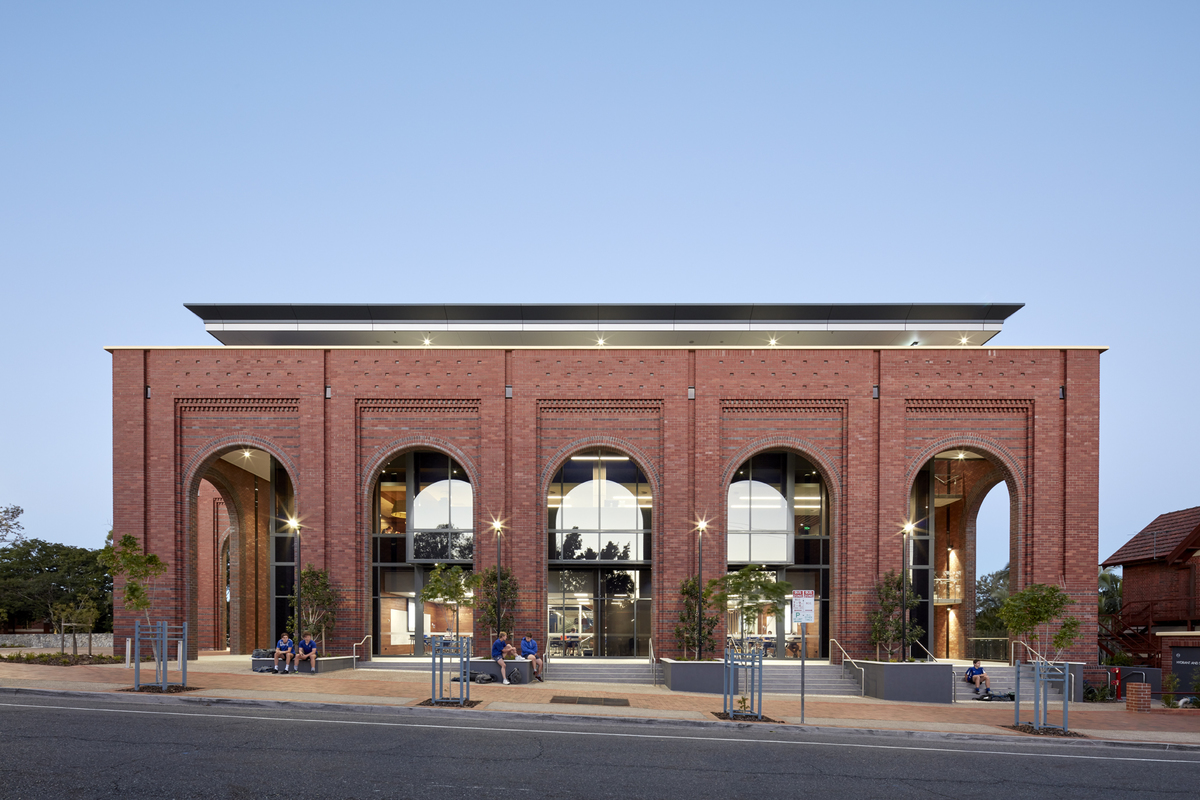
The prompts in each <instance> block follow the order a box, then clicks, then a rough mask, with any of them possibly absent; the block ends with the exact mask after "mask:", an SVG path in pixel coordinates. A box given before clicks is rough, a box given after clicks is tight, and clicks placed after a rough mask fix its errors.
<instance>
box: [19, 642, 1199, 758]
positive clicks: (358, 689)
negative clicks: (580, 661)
mask: <svg viewBox="0 0 1200 800" xmlns="http://www.w3.org/2000/svg"><path fill="white" fill-rule="evenodd" d="M248 662H249V659H248V658H247V657H246V656H225V655H218V656H202V657H201V658H200V659H199V661H192V662H189V663H188V683H189V684H190V685H192V686H196V687H200V690H199V691H195V692H189V693H187V695H186V696H187V697H193V698H199V697H214V698H217V697H220V698H233V699H246V700H275V701H285V702H287V701H296V702H310V703H311V702H315V703H335V704H351V705H374V706H412V705H416V704H417V703H420V702H421V701H422V700H425V699H427V698H428V697H429V694H430V681H429V674H428V673H426V672H415V671H401V670H343V671H340V672H332V673H328V674H325V675H295V674H293V675H272V674H258V673H253V672H250V671H249V667H248ZM152 674H153V673H151V675H152ZM171 677H172V678H174V679H176V680H177V679H178V677H177V675H176V674H175V673H171ZM552 678H553V676H551V679H550V680H548V681H547V682H546V683H535V684H531V685H528V686H503V685H500V684H484V685H479V684H473V685H472V686H471V699H472V700H479V701H481V704H480V705H479V706H478V707H477V708H479V709H484V710H491V711H505V712H511V713H513V714H522V713H540V714H560V715H585V716H611V717H642V718H652V719H674V720H679V719H691V720H715V717H714V716H713V713H714V712H719V711H720V710H721V697H720V696H719V695H706V694H684V693H680V692H671V691H669V690H668V689H666V688H664V687H661V686H658V687H655V686H641V685H629V684H619V685H618V684H600V683H578V682H558V683H556V682H554V681H553V679H552ZM132 684H133V672H132V670H128V669H126V668H125V667H124V666H122V665H113V666H90V667H85V666H80V667H43V666H35V665H25V664H10V663H3V662H0V694H7V695H9V696H10V697H11V696H12V694H11V692H9V691H6V690H20V689H38V690H58V691H86V692H116V691H118V690H120V689H124V688H127V687H129V686H132ZM556 695H569V696H571V697H590V698H602V697H611V698H621V699H625V700H628V701H629V705H628V706H600V705H564V704H557V703H555V704H552V703H551V702H550V700H551V698H552V697H554V696H556ZM1024 706H1025V704H1022V718H1023V719H1024V718H1032V708H1030V710H1029V711H1028V712H1025V710H1024ZM763 710H764V713H766V714H767V715H768V716H770V717H772V718H774V719H776V720H781V721H783V722H786V723H789V724H799V722H800V697H799V696H798V695H785V694H768V695H764V699H763ZM447 713H462V712H450V711H448V712H447ZM1070 714H1071V717H1070V721H1071V728H1072V729H1073V730H1076V731H1078V732H1080V733H1083V734H1084V735H1086V736H1089V737H1092V738H1097V739H1111V740H1120V741H1143V742H1171V743H1178V744H1194V745H1200V710H1179V711H1167V710H1165V709H1163V710H1158V711H1154V712H1151V713H1130V712H1127V711H1126V709H1125V705H1124V704H1123V703H1076V704H1072V706H1071V711H1070ZM1056 716H1057V715H1056V714H1052V718H1051V719H1052V721H1053V719H1054V718H1055V717H1056ZM805 721H806V723H807V724H808V725H815V726H829V727H842V728H864V729H872V730H909V731H944V732H956V733H986V734H1002V735H1010V736H1024V735H1026V734H1021V733H1017V732H1015V731H1012V730H1009V729H1007V728H1005V727H1004V726H1006V725H1011V724H1012V721H1013V707H1012V705H1011V704H1008V703H979V702H974V701H968V702H964V703H956V704H953V705H940V704H929V703H896V702H887V701H883V700H874V699H872V698H859V697H829V696H821V695H810V696H809V697H808V698H807V700H806V703H805Z"/></svg>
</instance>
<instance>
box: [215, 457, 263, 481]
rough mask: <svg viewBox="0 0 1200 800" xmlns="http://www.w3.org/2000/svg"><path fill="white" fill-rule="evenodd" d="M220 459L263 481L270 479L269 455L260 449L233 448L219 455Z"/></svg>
mask: <svg viewBox="0 0 1200 800" xmlns="http://www.w3.org/2000/svg"><path fill="white" fill-rule="evenodd" d="M221 460H222V461H228V462H229V463H230V464H233V465H234V466H235V467H238V468H240V469H244V470H246V471H247V472H251V473H253V474H255V475H257V476H258V477H260V478H262V479H263V480H264V481H269V480H271V455H270V454H269V453H266V452H264V451H262V450H250V449H245V450H234V451H233V452H232V453H226V454H225V455H223V456H221Z"/></svg>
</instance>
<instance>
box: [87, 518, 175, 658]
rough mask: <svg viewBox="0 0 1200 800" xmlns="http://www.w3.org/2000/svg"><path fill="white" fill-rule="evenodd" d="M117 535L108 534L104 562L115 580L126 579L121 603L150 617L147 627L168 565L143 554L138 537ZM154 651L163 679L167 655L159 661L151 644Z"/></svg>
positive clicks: (153, 642) (152, 645)
mask: <svg viewBox="0 0 1200 800" xmlns="http://www.w3.org/2000/svg"><path fill="white" fill-rule="evenodd" d="M113 538H114V537H113V532H112V531H109V532H108V538H107V539H106V540H105V543H104V550H103V555H102V556H101V558H102V559H103V561H104V563H105V564H106V565H107V566H108V570H109V572H110V573H112V576H113V578H116V577H118V576H120V577H123V578H124V579H125V585H124V587H123V588H122V590H121V601H122V604H123V605H124V607H125V608H126V609H127V610H129V611H133V612H134V613H138V612H141V613H143V614H145V615H146V624H147V625H149V624H150V609H151V608H152V607H153V606H154V592H155V589H157V584H158V582H159V581H160V580H161V579H162V576H163V575H165V574H166V572H167V564H166V562H165V561H163V560H162V559H161V558H159V557H158V556H157V555H155V554H154V553H146V552H143V551H142V545H141V543H140V542H138V540H137V537H135V536H133V535H131V534H128V533H127V534H125V535H124V536H122V537H121V539H120V541H118V542H115V543H114V541H113ZM150 647H151V650H152V651H153V653H154V680H155V682H158V681H160V680H161V679H162V675H161V674H160V673H159V669H160V665H161V664H162V663H163V662H164V661H165V660H166V653H163V654H162V660H160V659H159V652H158V642H157V640H151V645H150Z"/></svg>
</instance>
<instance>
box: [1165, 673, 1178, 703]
mask: <svg viewBox="0 0 1200 800" xmlns="http://www.w3.org/2000/svg"><path fill="white" fill-rule="evenodd" d="M1178 689H1179V676H1178V675H1176V674H1175V673H1174V672H1167V673H1165V674H1164V675H1163V676H1162V704H1163V705H1164V706H1166V707H1167V708H1179V701H1178V700H1176V699H1175V692H1176V691H1177V690H1178Z"/></svg>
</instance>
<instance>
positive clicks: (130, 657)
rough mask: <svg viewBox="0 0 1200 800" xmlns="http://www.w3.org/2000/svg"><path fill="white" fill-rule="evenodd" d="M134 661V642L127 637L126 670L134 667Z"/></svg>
mask: <svg viewBox="0 0 1200 800" xmlns="http://www.w3.org/2000/svg"><path fill="white" fill-rule="evenodd" d="M132 661H133V642H132V641H131V640H130V638H129V637H128V636H126V637H125V669H129V667H130V666H132Z"/></svg>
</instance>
